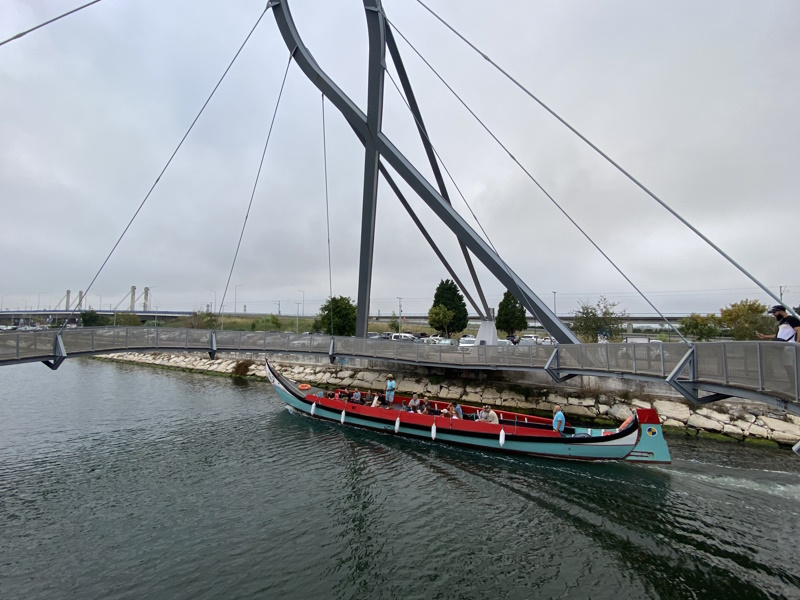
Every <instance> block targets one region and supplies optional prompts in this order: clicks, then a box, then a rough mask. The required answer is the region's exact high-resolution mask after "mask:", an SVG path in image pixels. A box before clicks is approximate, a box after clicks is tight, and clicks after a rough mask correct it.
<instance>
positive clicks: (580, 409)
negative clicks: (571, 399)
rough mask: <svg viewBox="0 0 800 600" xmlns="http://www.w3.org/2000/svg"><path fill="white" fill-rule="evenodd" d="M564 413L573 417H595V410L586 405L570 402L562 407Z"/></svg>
mask: <svg viewBox="0 0 800 600" xmlns="http://www.w3.org/2000/svg"><path fill="white" fill-rule="evenodd" d="M563 410H564V414H565V415H569V416H573V417H596V416H597V412H596V411H595V410H594V409H592V408H589V407H586V406H574V405H571V404H567V405H566V406H564V407H563Z"/></svg>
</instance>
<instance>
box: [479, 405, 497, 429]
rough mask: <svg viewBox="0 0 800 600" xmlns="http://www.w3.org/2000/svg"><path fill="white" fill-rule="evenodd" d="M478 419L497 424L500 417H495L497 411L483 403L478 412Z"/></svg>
mask: <svg viewBox="0 0 800 600" xmlns="http://www.w3.org/2000/svg"><path fill="white" fill-rule="evenodd" d="M478 420H479V421H483V422H484V423H490V424H492V425H499V424H500V419H498V418H497V413H496V412H494V411H493V410H492V407H491V406H489V405H488V404H484V405H483V410H482V411H481V412H479V413H478Z"/></svg>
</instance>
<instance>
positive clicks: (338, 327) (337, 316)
mask: <svg viewBox="0 0 800 600" xmlns="http://www.w3.org/2000/svg"><path fill="white" fill-rule="evenodd" d="M331 314H333V331H331ZM357 314H358V309H357V307H356V305H355V303H354V302H353V301H352V300H351V299H350V298H348V297H346V296H334V297H333V298H329V299H328V301H327V302H325V304H323V305H322V306H321V307H320V309H319V317H318V319H317V320H316V321H314V325H315V329H316V326H317V325H318V326H319V328H320V329H321V330H322V332H323V333H327V334H330V335H355V334H356V318H357Z"/></svg>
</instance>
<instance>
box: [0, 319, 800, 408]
mask: <svg viewBox="0 0 800 600" xmlns="http://www.w3.org/2000/svg"><path fill="white" fill-rule="evenodd" d="M331 339H332V338H331V337H330V336H325V335H302V334H301V335H296V334H287V333H276V332H263V331H261V332H249V331H215V332H212V331H210V330H202V329H172V328H162V327H159V328H148V327H93V328H83V329H67V330H64V332H63V334H62V336H61V341H62V343H63V347H64V351H65V355H66V356H67V357H69V356H87V355H94V354H104V353H111V352H125V351H152V350H169V351H176V350H180V351H191V352H208V351H209V350H211V349H212V348H214V349H216V350H217V351H230V352H270V353H297V354H307V353H312V354H324V355H327V354H329V353H330V351H331ZM798 350H800V348H798V345H797V344H785V343H780V342H709V343H698V344H694V345H693V346H691V347H689V346H686V345H685V344H682V343H664V344H630V343H627V344H575V345H559V346H543V345H537V346H473V347H464V348H458V347H453V346H445V345H439V344H436V345H429V344H414V343H404V342H394V341H389V340H378V339H361V338H353V337H335V338H333V353H334V354H335V355H336V356H339V357H351V358H363V359H378V360H385V361H390V362H398V363H406V364H414V365H420V366H429V367H445V368H462V369H463V368H466V369H492V370H516V371H524V370H534V371H546V372H548V373H550V375H552V376H553V377H554V378H555V379H557V380H558V379H561V378H563V377H567V376H573V375H591V376H598V377H614V378H619V379H638V380H644V381H654V382H661V383H665V384H669V385H672V386H673V387H676V389H679V391H681V393H684V395H687V391H688V392H689V395H687V397H689V398H690V399H691V400H693V401H695V402H703V401H709V400H713V399H718V398H720V397H725V396H733V397H739V398H747V399H752V400H758V401H761V402H766V403H768V404H771V405H773V406H777V407H779V408H781V409H783V410H787V411H789V412H792V413H794V414H800V397H799V393H798ZM60 354H61V352H60V349H59V344H58V332H57V331H56V330H47V331H31V332H5V333H0V365H10V364H18V363H22V362H34V361H55V360H57V359H58V358H59V355H60ZM701 390H702V391H705V392H710V393H711V395H706V396H700V395H699V392H700V391H701Z"/></svg>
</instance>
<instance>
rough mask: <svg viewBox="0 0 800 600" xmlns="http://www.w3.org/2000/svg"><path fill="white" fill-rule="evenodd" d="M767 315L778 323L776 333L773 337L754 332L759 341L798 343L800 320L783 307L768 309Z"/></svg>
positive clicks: (777, 306) (799, 338)
mask: <svg viewBox="0 0 800 600" xmlns="http://www.w3.org/2000/svg"><path fill="white" fill-rule="evenodd" d="M769 313H770V314H771V315H772V316H773V317H775V319H776V320H777V321H778V332H777V333H775V334H773V335H764V334H763V333H759V332H758V331H757V332H756V335H757V336H758V339H760V340H776V341H778V342H800V319H798V318H797V317H794V316H792V315H790V314H789V313H788V312H787V310H786V307H785V306H782V305H781V304H776V305H775V306H773V307H772V308H770V309H769Z"/></svg>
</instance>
